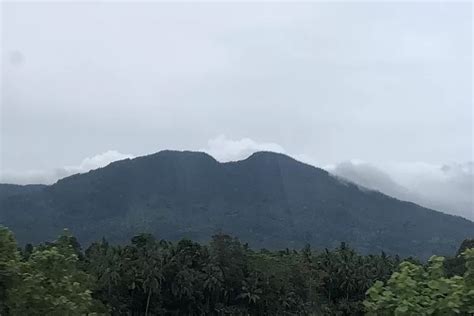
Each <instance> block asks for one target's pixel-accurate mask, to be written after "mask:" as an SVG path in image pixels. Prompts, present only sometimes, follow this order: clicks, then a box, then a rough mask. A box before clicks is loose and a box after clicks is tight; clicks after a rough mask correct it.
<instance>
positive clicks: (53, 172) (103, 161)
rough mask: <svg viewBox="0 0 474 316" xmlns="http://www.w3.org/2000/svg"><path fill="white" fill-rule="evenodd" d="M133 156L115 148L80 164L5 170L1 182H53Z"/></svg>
mask: <svg viewBox="0 0 474 316" xmlns="http://www.w3.org/2000/svg"><path fill="white" fill-rule="evenodd" d="M133 157H134V156H133V155H130V154H122V153H120V152H118V151H115V150H109V151H106V152H104V153H102V154H98V155H95V156H92V157H87V158H85V159H84V160H82V162H81V163H80V164H78V165H73V166H65V167H61V168H55V169H50V170H26V171H16V170H3V171H2V172H1V174H0V182H1V183H13V184H31V183H41V184H52V183H54V182H56V181H57V180H59V179H61V178H64V177H67V176H70V175H73V174H76V173H84V172H88V171H89V170H93V169H97V168H101V167H105V166H107V165H108V164H109V163H111V162H114V161H117V160H122V159H127V158H133Z"/></svg>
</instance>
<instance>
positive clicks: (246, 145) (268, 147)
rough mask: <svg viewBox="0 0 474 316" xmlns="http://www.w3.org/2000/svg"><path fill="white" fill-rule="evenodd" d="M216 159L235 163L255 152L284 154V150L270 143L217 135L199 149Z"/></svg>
mask: <svg viewBox="0 0 474 316" xmlns="http://www.w3.org/2000/svg"><path fill="white" fill-rule="evenodd" d="M200 151H204V152H206V153H208V154H209V155H211V156H212V157H214V158H215V159H217V160H218V161H221V162H225V161H235V160H241V159H245V158H247V157H248V156H250V155H251V154H253V153H254V152H257V151H273V152H277V153H285V152H286V151H285V149H284V148H283V147H282V146H280V145H278V144H276V143H271V142H257V141H255V140H253V139H251V138H241V139H238V140H233V139H230V138H227V137H226V136H225V135H219V136H217V137H215V138H212V139H209V140H208V142H207V147H206V148H203V149H200Z"/></svg>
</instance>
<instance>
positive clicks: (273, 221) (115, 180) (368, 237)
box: [0, 151, 474, 258]
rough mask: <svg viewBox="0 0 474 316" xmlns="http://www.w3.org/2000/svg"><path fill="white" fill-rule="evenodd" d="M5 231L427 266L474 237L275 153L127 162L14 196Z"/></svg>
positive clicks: (468, 225)
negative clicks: (308, 247) (230, 243)
mask: <svg viewBox="0 0 474 316" xmlns="http://www.w3.org/2000/svg"><path fill="white" fill-rule="evenodd" d="M0 190H2V187H1V186H0ZM0 196H2V194H1V193H0ZM0 223H2V224H4V225H6V226H9V227H10V228H11V229H12V230H13V231H14V232H15V233H16V235H17V238H18V239H19V240H20V241H22V242H39V241H43V240H45V239H51V238H54V237H55V236H56V235H57V234H58V232H60V230H61V229H62V228H63V227H68V228H69V229H71V231H72V232H73V233H74V234H75V235H76V236H77V237H78V238H79V240H80V241H81V242H83V243H89V242H91V241H94V240H97V239H100V238H101V237H102V236H105V237H107V238H108V239H109V240H111V241H113V242H123V241H126V240H128V239H129V237H130V236H132V235H133V234H136V233H138V232H144V231H145V232H151V233H154V234H156V235H157V237H159V238H165V239H172V240H173V239H178V238H182V237H188V238H193V239H196V240H206V239H208V238H209V237H210V236H211V235H212V234H214V233H215V232H217V231H223V232H226V233H231V234H233V235H235V236H238V237H239V238H241V239H242V240H244V241H248V242H249V243H250V245H251V246H252V247H256V248H259V247H269V248H277V247H278V248H284V247H302V246H303V245H304V244H305V243H311V244H312V245H313V246H314V247H333V246H336V245H337V244H339V243H340V242H341V241H346V242H349V243H350V244H351V245H352V246H354V247H355V248H357V249H358V250H360V251H363V252H378V251H381V250H384V251H386V252H389V253H398V254H400V255H415V256H419V257H423V258H426V257H427V256H430V255H431V254H433V253H437V254H452V253H454V252H455V251H456V247H457V245H459V243H460V242H461V241H462V240H463V239H465V238H467V237H472V236H474V223H473V222H470V221H468V220H466V219H463V218H460V217H455V216H450V215H446V214H443V213H440V212H436V211H433V210H429V209H426V208H423V207H420V206H418V205H415V204H413V203H409V202H403V201H399V200H396V199H393V198H391V197H388V196H386V195H383V194H381V193H379V192H374V191H369V190H364V189H362V188H360V187H358V186H356V185H353V184H351V183H346V182H342V181H341V180H338V179H336V178H334V177H333V176H331V175H329V174H328V173H327V172H326V171H324V170H321V169H318V168H315V167H312V166H309V165H306V164H303V163H300V162H298V161H296V160H294V159H292V158H290V157H288V156H285V155H282V154H275V153H269V152H260V153H256V154H254V155H252V156H250V157H249V158H247V159H245V160H242V161H237V162H230V163H219V162H217V161H216V160H215V159H214V158H212V157H211V156H209V155H207V154H204V153H198V152H175V151H162V152H159V153H157V154H153V155H149V156H144V157H139V158H136V159H132V160H129V159H127V160H122V161H118V162H115V163H112V164H110V165H109V166H107V167H105V168H101V169H97V170H94V171H90V172H88V173H86V174H80V175H74V176H71V177H67V178H65V179H62V180H60V181H58V182H57V183H56V184H54V185H51V186H45V187H42V188H40V189H38V190H33V191H32V192H26V193H23V194H20V195H18V194H15V195H9V196H4V197H3V198H1V199H0Z"/></svg>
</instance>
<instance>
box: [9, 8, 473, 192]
mask: <svg viewBox="0 0 474 316" xmlns="http://www.w3.org/2000/svg"><path fill="white" fill-rule="evenodd" d="M1 9H2V18H1V21H2V23H1V24H2V25H1V26H2V46H1V52H2V64H1V66H2V68H1V74H2V91H1V148H0V150H1V168H0V171H1V172H2V173H3V174H4V175H5V174H7V173H8V174H10V175H11V174H21V173H22V172H25V171H29V172H31V171H32V170H35V172H36V171H39V172H42V170H52V169H54V168H58V167H61V168H62V167H64V166H73V165H74V166H78V165H79V164H81V161H82V160H83V159H84V158H85V157H93V156H95V155H97V154H102V153H104V152H107V151H109V150H116V151H117V152H118V153H123V154H126V155H135V156H137V155H141V154H147V153H151V152H156V151H159V150H162V149H167V148H171V149H196V150H197V149H207V150H208V151H210V152H212V151H213V152H214V153H215V152H217V153H218V154H221V155H222V156H223V157H228V156H229V157H232V152H231V153H222V151H223V150H227V149H226V148H233V149H234V150H235V143H232V142H237V146H241V145H242V144H243V143H239V142H241V141H242V140H243V139H244V145H245V144H247V145H249V143H248V142H249V141H250V142H254V144H253V145H252V144H250V145H251V147H250V148H253V149H255V148H257V149H258V148H260V147H259V146H260V145H261V144H263V145H262V148H264V149H265V148H270V149H274V148H277V149H278V148H282V149H283V148H284V150H285V152H287V153H290V154H292V155H294V156H297V157H299V158H301V159H303V160H306V161H311V162H312V163H314V164H317V165H320V166H325V165H330V164H335V163H337V162H340V161H347V160H351V159H360V160H362V161H366V162H372V163H376V164H378V165H380V164H383V163H389V162H390V163H394V162H404V163H405V162H423V163H427V164H436V165H442V164H444V163H455V162H466V161H472V160H473V112H472V70H473V68H472V5H471V4H470V3H469V2H466V3H456V4H449V3H444V4H441V3H418V4H412V3H401V2H400V3H391V4H388V3H386V4H376V3H375V2H373V3H365V4H363V3H352V4H348V3H345V4H344V3H337V4H334V3H333V4H329V3H313V4H290V3H288V4H271V3H264V4H250V3H247V4H243V3H242V4H166V3H150V2H148V3H140V4H139V3H110V2H109V3H98V2H97V3H93V2H89V3H85V4H78V3H76V4H74V3H62V4H61V3H54V2H53V3H26V2H2V4H1ZM221 135H225V136H221ZM222 137H224V138H223V139H224V140H229V141H230V142H231V144H230V145H229V144H228V143H226V142H225V141H224V144H222V142H219V139H221V140H222ZM245 138H248V139H247V143H245ZM216 140H217V142H216ZM216 144H217V145H216ZM219 144H220V145H222V146H221V147H219V148H210V147H212V146H214V147H215V146H218V145H219ZM229 146H230V147H229ZM232 146H234V147H232ZM252 146H253V147H252ZM268 146H270V147H268ZM272 146H273V147H272ZM275 146H276V147H275ZM246 148H248V147H246ZM237 151H238V150H237ZM120 155H121V154H119V157H122V156H120ZM223 159H226V158H223ZM70 170H75V169H70ZM471 170H472V169H471ZM23 177H24V179H28V176H27V175H26V176H25V174H23ZM25 177H26V178H25ZM4 178H5V176H4ZM33 179H34V177H33ZM471 179H472V171H471ZM24 181H27V180H24ZM24 181H19V182H24ZM471 186H472V182H471Z"/></svg>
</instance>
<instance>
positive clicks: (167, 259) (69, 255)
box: [0, 227, 474, 315]
mask: <svg viewBox="0 0 474 316" xmlns="http://www.w3.org/2000/svg"><path fill="white" fill-rule="evenodd" d="M469 246H472V244H469V243H465V244H463V246H462V251H464V250H465V249H467V248H469ZM473 252H474V250H471V252H470V253H469V250H467V251H465V252H464V253H465V256H464V257H462V256H457V257H455V258H452V259H449V260H447V261H445V262H443V259H442V258H440V257H435V258H433V259H432V260H431V261H430V263H429V264H428V265H427V266H426V267H424V266H423V265H421V263H420V262H416V260H414V259H409V260H408V261H404V262H401V260H400V258H398V257H392V256H387V255H385V254H384V253H381V254H380V255H367V256H364V255H360V254H357V253H356V252H355V251H354V250H352V249H351V248H349V247H348V246H347V245H345V244H344V243H342V244H341V245H340V247H338V248H337V249H334V250H324V251H314V250H312V249H311V248H310V247H309V246H307V247H305V248H304V249H302V250H299V251H296V250H289V249H285V250H282V251H269V250H260V251H255V250H252V249H250V248H249V247H248V246H247V245H246V244H242V243H241V242H239V241H238V240H237V239H235V238H232V237H230V236H227V235H223V234H219V235H216V236H213V237H212V240H211V242H210V243H209V244H208V245H201V244H199V243H196V242H192V241H190V240H181V241H179V242H177V243H172V242H168V241H164V240H156V239H154V238H153V236H151V235H149V234H142V235H139V236H136V237H134V238H132V240H131V243H130V244H128V245H125V246H117V245H111V244H109V243H108V242H107V241H105V240H102V241H101V242H97V243H93V244H92V245H90V246H89V247H88V248H87V249H86V250H85V251H83V250H82V249H81V247H80V245H79V243H78V242H77V240H76V239H75V238H74V237H73V236H71V235H70V234H68V233H67V232H65V233H64V234H63V235H62V236H60V237H59V238H58V240H57V241H56V242H53V243H45V244H41V245H38V246H35V247H33V246H32V245H27V246H25V247H24V248H22V249H19V248H17V244H16V242H15V239H14V237H13V234H12V233H11V232H10V231H9V230H7V229H6V228H2V227H0V315H363V314H365V313H366V312H369V313H372V314H373V315H385V314H386V315H393V314H397V315H431V314H434V315H449V314H450V313H451V312H452V313H453V314H456V313H458V314H461V315H468V314H467V313H469V312H470V313H474V303H473V302H474V282H473V278H474V254H473ZM460 253H461V250H460V252H459V254H460ZM466 258H467V259H468V260H466ZM466 267H467V269H466ZM463 276H464V277H463ZM433 282H434V283H433ZM469 282H471V283H469ZM471 286H472V287H471ZM369 289H370V290H369ZM417 291H421V292H420V293H417ZM430 291H431V292H430ZM453 291H454V292H455V293H456V295H454V296H453V295H452V292H453ZM469 291H470V292H469ZM471 292H472V293H471ZM366 293H368V295H366ZM469 293H471V294H472V295H471V294H469ZM418 294H419V295H418ZM469 295H471V296H469ZM425 296H429V297H428V298H426V297H425ZM420 300H421V301H420ZM433 301H436V302H438V301H442V302H441V303H440V304H438V305H439V306H438V305H436V304H434V303H433ZM401 302H403V304H402V303H401ZM427 304H428V305H429V307H430V308H431V309H433V313H430V314H429V313H428V307H426V308H425V307H424V306H425V305H427ZM400 306H402V308H401V309H400ZM413 307H416V308H418V309H413ZM397 308H398V310H396V309H397ZM469 308H472V311H469ZM430 311H431V310H430ZM438 311H439V313H438ZM447 311H448V312H447ZM424 312H426V314H424Z"/></svg>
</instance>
